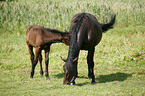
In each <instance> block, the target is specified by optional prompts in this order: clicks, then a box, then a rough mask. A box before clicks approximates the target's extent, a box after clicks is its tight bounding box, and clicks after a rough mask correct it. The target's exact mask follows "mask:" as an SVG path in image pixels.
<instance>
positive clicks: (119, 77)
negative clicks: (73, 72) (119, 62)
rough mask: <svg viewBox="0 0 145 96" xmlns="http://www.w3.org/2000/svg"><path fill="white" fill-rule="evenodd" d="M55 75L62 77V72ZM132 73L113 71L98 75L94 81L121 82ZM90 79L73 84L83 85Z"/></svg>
mask: <svg viewBox="0 0 145 96" xmlns="http://www.w3.org/2000/svg"><path fill="white" fill-rule="evenodd" d="M54 76H56V77H57V78H63V77H64V73H59V74H57V75H54ZM131 76H132V74H127V73H120V72H117V73H113V74H108V75H99V76H98V78H96V79H95V80H96V83H95V84H98V83H106V82H114V81H115V82H122V81H124V80H126V79H127V78H128V77H131ZM79 78H82V79H89V78H88V77H85V76H79V77H78V78H76V79H79ZM90 83H91V81H88V82H82V83H79V84H76V85H75V86H83V85H87V84H90ZM95 84H93V85H95Z"/></svg>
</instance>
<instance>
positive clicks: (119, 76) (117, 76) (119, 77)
mask: <svg viewBox="0 0 145 96" xmlns="http://www.w3.org/2000/svg"><path fill="white" fill-rule="evenodd" d="M131 76H132V74H127V73H120V72H117V73H114V74H109V75H99V77H98V78H96V80H97V81H98V83H106V82H113V81H124V80H126V79H127V78H128V77H131Z"/></svg>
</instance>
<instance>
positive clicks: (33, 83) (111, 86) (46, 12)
mask: <svg viewBox="0 0 145 96" xmlns="http://www.w3.org/2000/svg"><path fill="white" fill-rule="evenodd" d="M8 1H9V0H6V1H5V2H4V1H2V2H0V9H1V10H0V20H1V22H0V38H1V39H0V72H1V74H0V96H12V95H18V96H21V95H26V96H27V95H32V96H41V95H48V96H49V95H52V96H67V95H74V96H76V95H77V96H80V95H81V96H86V95H88V96H96V95H99V96H100V95H103V96H106V95H109V96H114V95H118V96H130V95H133V96H144V95H145V91H144V90H145V82H144V81H145V49H144V48H145V44H144V42H145V38H144V36H145V27H144V22H145V19H144V16H145V15H144V13H145V12H144V11H145V10H144V3H145V2H144V1H143V0H129V1H126V0H118V1H117V2H116V1H115V0H113V1H110V0H103V1H101V0H100V1H97V2H96V1H95V0H92V2H89V1H84V0H79V1H77V2H76V1H72V2H71V3H70V2H69V0H56V1H53V0H50V1H47V0H44V2H42V1H41V0H37V1H35V0H31V1H29V0H27V1H26V2H24V1H23V0H21V2H20V1H19V0H15V1H12V0H10V1H11V2H8ZM102 2H103V3H102ZM84 6H86V7H84ZM83 11H85V12H89V13H92V14H94V15H95V16H96V17H97V18H98V21H100V22H107V21H108V20H109V19H110V16H111V14H115V13H116V14H117V18H116V20H117V21H116V24H115V28H114V29H112V30H109V31H108V32H107V33H104V34H103V38H102V40H101V42H100V44H99V45H98V46H96V49H95V56H94V62H95V67H94V71H95V77H96V84H93V85H92V84H91V81H90V80H89V79H88V77H87V64H86V63H87V61H86V56H87V52H86V51H81V52H80V57H79V62H78V63H79V64H78V72H79V78H77V79H76V85H74V86H67V85H63V84H62V81H63V76H64V72H63V70H62V66H63V64H64V62H63V61H62V60H61V59H60V56H62V57H64V58H66V57H67V51H68V48H69V47H68V46H66V45H64V44H61V43H59V44H54V45H52V46H51V51H50V64H49V75H50V80H46V78H45V76H43V77H41V76H40V73H39V70H40V68H39V67H40V66H39V64H38V65H37V66H36V72H35V75H34V79H30V78H29V77H30V68H31V62H30V57H29V53H28V49H27V46H26V43H25V39H26V35H25V34H26V28H27V26H28V25H33V24H37V25H41V26H45V27H50V28H57V29H60V30H64V29H67V30H68V29H69V24H70V20H71V18H72V16H73V15H75V14H76V13H78V12H83ZM28 13H29V14H28ZM50 13H52V14H50ZM64 13H65V14H64ZM43 53H44V52H43ZM43 58H44V56H43ZM43 69H45V64H44V60H43Z"/></svg>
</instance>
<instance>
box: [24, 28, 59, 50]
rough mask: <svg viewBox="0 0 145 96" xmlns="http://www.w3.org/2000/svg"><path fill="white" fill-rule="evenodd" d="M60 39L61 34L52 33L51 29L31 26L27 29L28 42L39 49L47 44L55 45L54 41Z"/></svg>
mask: <svg viewBox="0 0 145 96" xmlns="http://www.w3.org/2000/svg"><path fill="white" fill-rule="evenodd" d="M60 38H61V36H60V34H58V33H57V32H51V29H48V28H44V27H40V26H37V25H31V26H29V27H28V29H27V37H26V42H27V43H28V44H30V45H31V46H33V47H38V46H42V45H44V44H47V43H53V41H54V40H59V39H60Z"/></svg>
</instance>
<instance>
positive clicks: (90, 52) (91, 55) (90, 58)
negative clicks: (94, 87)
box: [87, 48, 95, 83]
mask: <svg viewBox="0 0 145 96" xmlns="http://www.w3.org/2000/svg"><path fill="white" fill-rule="evenodd" d="M94 51H95V48H91V49H90V50H88V56H87V63H88V77H89V78H90V79H91V82H92V83H95V76H94V61H93V58H94Z"/></svg>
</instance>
